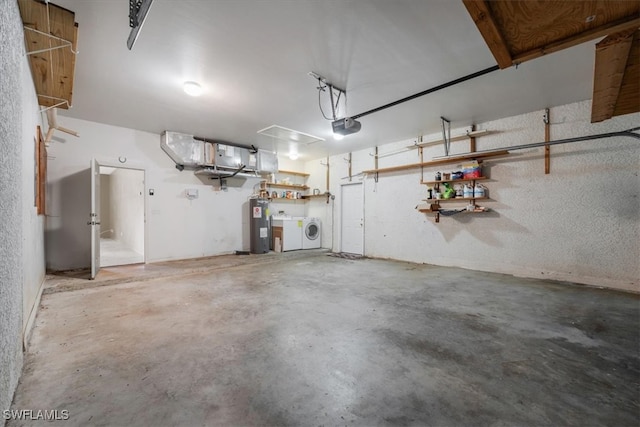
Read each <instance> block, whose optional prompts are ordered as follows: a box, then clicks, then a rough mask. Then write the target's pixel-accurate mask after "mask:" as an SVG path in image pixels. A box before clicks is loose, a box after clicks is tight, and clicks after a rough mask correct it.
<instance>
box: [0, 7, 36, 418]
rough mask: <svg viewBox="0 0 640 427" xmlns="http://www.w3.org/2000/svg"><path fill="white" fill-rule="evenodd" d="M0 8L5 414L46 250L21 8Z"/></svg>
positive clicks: (0, 371) (0, 303)
mask: <svg viewBox="0 0 640 427" xmlns="http://www.w3.org/2000/svg"><path fill="white" fill-rule="evenodd" d="M0 4H1V6H0V41H1V43H0V67H1V68H0V70H1V71H0V96H1V99H2V103H0V158H1V159H2V166H1V167H0V236H2V237H1V238H0V410H4V409H8V408H9V405H10V404H11V400H12V398H13V392H14V390H15V387H16V385H17V383H18V379H19V377H20V370H21V368H22V338H23V333H28V329H27V323H28V319H29V314H30V313H31V312H32V309H33V307H34V306H36V304H37V300H38V298H39V291H40V289H41V284H42V280H43V278H44V259H43V252H44V251H43V236H42V230H43V225H42V224H43V219H42V217H38V216H37V215H36V211H35V207H34V185H35V178H34V176H35V159H34V150H35V148H34V147H35V143H34V139H33V138H34V135H35V130H36V125H37V124H38V123H39V115H38V106H37V104H36V100H35V93H34V89H33V83H32V81H31V80H30V70H29V65H28V62H27V60H26V57H25V55H24V42H23V37H24V36H23V31H22V21H21V19H20V14H19V11H18V5H17V3H16V2H14V1H8V0H7V1H5V0H2V1H1V3H0ZM0 424H4V419H1V418H0Z"/></svg>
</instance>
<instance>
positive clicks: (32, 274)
mask: <svg viewBox="0 0 640 427" xmlns="http://www.w3.org/2000/svg"><path fill="white" fill-rule="evenodd" d="M21 76H22V100H23V101H22V102H23V104H22V132H23V133H22V140H23V144H22V271H23V277H22V284H23V286H22V289H23V301H22V308H23V322H22V323H23V330H24V333H25V334H26V333H28V329H30V324H32V323H33V320H34V318H35V314H36V311H37V308H38V302H39V300H40V295H41V294H42V284H43V283H44V275H45V260H44V223H45V220H44V218H45V217H44V215H38V214H37V210H36V206H35V178H34V177H35V167H36V164H35V139H34V137H35V134H36V127H37V126H38V125H40V126H41V129H43V131H44V130H45V129H46V128H44V127H42V123H41V116H40V114H39V113H38V111H39V108H40V107H39V106H38V100H37V98H36V94H35V88H34V86H33V80H32V77H31V70H30V68H29V62H28V61H27V58H26V57H24V58H23V61H22V73H21Z"/></svg>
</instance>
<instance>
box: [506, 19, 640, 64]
mask: <svg viewBox="0 0 640 427" xmlns="http://www.w3.org/2000/svg"><path fill="white" fill-rule="evenodd" d="M638 28H640V17H638V16H637V15H633V16H627V17H625V18H621V19H618V20H616V21H611V22H609V23H607V24H604V25H601V26H599V27H594V28H592V29H589V30H587V31H583V32H582V33H580V34H576V35H574V36H571V37H568V38H566V39H563V40H558V41H555V42H553V43H549V44H548V45H546V46H542V47H539V48H536V49H532V50H530V51H528V52H523V53H521V54H518V55H515V56H514V57H513V63H514V64H520V63H522V62H525V61H530V60H532V59H536V58H539V57H541V56H544V55H548V54H550V53H553V52H557V51H559V50H562V49H567V48H569V47H573V46H577V45H579V44H581V43H584V42H587V41H589V40H593V39H597V38H598V37H604V36H607V35H609V34H613V33H618V32H622V31H627V30H632V29H635V30H637V29H638Z"/></svg>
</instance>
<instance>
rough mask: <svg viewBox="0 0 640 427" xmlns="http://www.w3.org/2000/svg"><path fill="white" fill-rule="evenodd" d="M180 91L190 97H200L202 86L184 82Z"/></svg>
mask: <svg viewBox="0 0 640 427" xmlns="http://www.w3.org/2000/svg"><path fill="white" fill-rule="evenodd" d="M182 89H184V93H186V94H187V95H191V96H200V95H202V92H203V89H202V86H200V85H199V84H198V83H196V82H184V85H183V86H182Z"/></svg>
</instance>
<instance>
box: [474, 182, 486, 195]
mask: <svg viewBox="0 0 640 427" xmlns="http://www.w3.org/2000/svg"><path fill="white" fill-rule="evenodd" d="M485 194H486V192H485V188H484V186H483V185H482V184H476V186H475V187H474V189H473V196H474V197H484V196H485Z"/></svg>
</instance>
